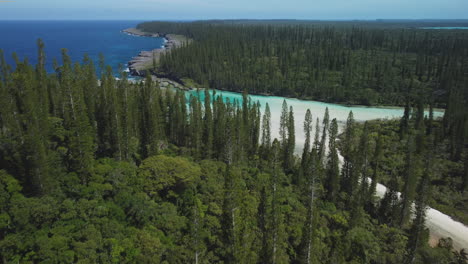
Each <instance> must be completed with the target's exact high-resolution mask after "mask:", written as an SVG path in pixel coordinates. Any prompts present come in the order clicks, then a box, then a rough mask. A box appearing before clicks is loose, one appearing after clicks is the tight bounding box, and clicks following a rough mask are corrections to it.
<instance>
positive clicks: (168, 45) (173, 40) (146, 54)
mask: <svg viewBox="0 0 468 264" xmlns="http://www.w3.org/2000/svg"><path fill="white" fill-rule="evenodd" d="M122 32H124V33H126V34H129V35H133V36H139V37H152V38H158V37H161V38H164V39H165V41H164V46H163V47H161V48H157V49H154V50H151V51H141V52H140V53H139V54H138V56H136V57H133V58H132V60H131V61H129V62H128V69H129V71H130V74H131V75H132V76H140V77H144V76H145V74H146V71H147V70H150V69H152V68H154V66H155V64H157V63H158V62H159V60H160V58H161V56H162V54H166V53H168V52H170V51H171V50H172V49H176V48H179V47H182V46H183V45H185V44H187V43H190V42H191V41H192V40H191V39H189V38H186V37H185V36H182V35H176V34H162V33H149V32H144V31H141V30H139V29H136V28H128V29H124V30H122Z"/></svg>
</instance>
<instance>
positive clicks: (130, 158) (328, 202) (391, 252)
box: [0, 26, 468, 264]
mask: <svg viewBox="0 0 468 264" xmlns="http://www.w3.org/2000/svg"><path fill="white" fill-rule="evenodd" d="M203 27H204V26H203ZM272 30H273V29H272ZM215 32H219V31H217V30H216V29H215ZM240 32H242V30H241V31H240ZM325 32H326V31H324V33H325ZM330 34H332V35H333V34H335V33H332V32H331V31H330ZM336 34H338V33H336ZM221 36H225V35H221ZM297 37H298V38H300V35H297ZM226 43H227V42H226ZM239 44H240V45H242V43H239ZM359 45H361V44H359ZM195 47H196V44H193V46H192V48H195ZM186 48H187V49H190V47H186ZM257 48H260V47H257ZM207 50H208V49H207ZM181 52H182V51H181ZM62 54H63V56H62V61H61V62H60V63H58V62H57V63H55V72H53V73H47V72H46V71H45V68H44V62H45V58H46V57H45V56H46V55H45V54H44V43H42V41H40V40H39V41H38V62H39V63H38V64H37V65H30V64H29V63H28V61H27V59H25V60H24V61H19V60H18V59H17V56H15V55H13V56H14V57H15V58H16V65H15V66H12V65H7V64H6V63H5V61H4V59H3V54H1V52H0V105H1V106H2V107H1V108H0V260H1V262H3V263H197V264H198V263H273V264H276V263H278V264H279V263H405V264H406V263H408V264H409V263H456V264H462V263H467V252H466V250H457V249H454V248H453V247H452V241H451V239H450V238H441V239H440V240H439V241H438V242H436V243H435V244H434V245H432V247H431V246H429V243H428V240H429V231H428V229H427V228H426V227H425V219H426V218H425V209H426V206H427V205H428V203H430V202H431V200H432V199H434V198H433V197H432V195H431V193H432V192H433V190H435V189H437V190H438V189H440V188H442V187H443V186H447V188H450V190H451V191H452V192H453V193H457V194H458V195H464V197H466V193H467V192H466V190H467V183H468V148H467V145H466V144H467V142H468V141H467V138H468V137H467V134H468V129H467V127H468V121H467V120H468V118H467V113H468V111H466V105H467V104H466V101H463V100H466V97H463V96H460V93H461V92H463V91H464V90H457V89H455V88H461V86H456V84H457V85H461V83H462V81H461V79H459V78H461V77H460V76H457V78H458V79H457V78H455V75H456V72H452V71H449V72H450V74H453V78H451V79H450V82H451V84H452V85H454V86H453V89H449V95H448V96H447V97H448V98H450V100H448V101H445V103H446V104H447V109H446V112H445V117H444V118H443V119H442V120H435V119H434V118H433V116H432V115H431V114H430V115H429V116H424V108H425V107H430V108H431V109H432V107H433V106H435V105H437V104H436V102H435V101H425V99H427V98H426V97H420V98H419V100H417V101H412V100H411V101H410V100H409V99H408V100H406V101H405V104H406V107H405V108H406V110H405V115H404V116H403V118H402V119H401V120H381V121H372V122H368V123H360V122H357V121H356V120H354V118H353V115H352V113H350V115H349V118H348V122H347V124H346V126H345V129H344V130H343V131H339V130H338V124H337V121H336V119H333V118H331V117H330V116H329V115H328V112H326V113H325V115H324V116H323V117H322V116H316V115H315V114H314V113H312V112H310V111H307V113H306V116H305V120H304V126H303V127H295V125H294V109H293V108H292V107H290V106H288V105H287V104H286V102H285V103H284V104H283V110H282V114H281V125H280V131H279V132H280V137H279V138H272V131H271V113H270V110H269V106H268V104H267V105H265V106H261V105H259V103H257V102H253V101H251V100H250V99H249V96H248V93H247V91H244V93H243V99H242V101H229V100H224V99H223V98H222V97H221V96H218V95H216V94H210V91H209V90H208V89H205V90H200V91H199V92H200V93H205V95H206V96H205V98H204V101H200V100H199V99H198V98H197V97H193V96H192V97H189V98H187V97H186V96H185V94H184V93H183V91H180V90H171V89H161V88H160V87H158V86H157V84H156V83H155V82H152V80H151V77H150V76H149V75H148V76H147V78H146V80H145V81H141V82H137V83H133V82H129V81H128V80H127V76H126V73H125V72H122V75H121V78H119V79H118V80H117V79H116V78H115V77H114V75H113V73H112V70H111V68H110V67H106V66H105V63H104V61H100V62H99V65H97V66H95V65H94V63H93V61H91V60H90V59H89V58H88V57H85V58H84V59H83V61H82V62H81V63H77V62H72V61H71V60H70V58H69V56H68V55H67V50H65V49H64V50H63V51H62ZM176 54H177V53H174V54H173V56H174V57H175V56H177V55H176ZM180 54H182V53H180ZM219 55H220V56H221V54H219ZM171 56H172V55H171ZM230 58H232V59H238V57H236V58H233V57H229V58H227V59H230ZM431 58H432V57H431ZM428 59H429V57H428ZM429 60H432V59H429ZM446 60H447V61H452V62H453V60H455V57H451V59H448V57H447V58H446ZM215 61H216V59H215V58H213V62H215ZM458 62H459V61H458ZM167 63H169V61H168V62H167ZM453 63H454V62H453ZM201 65H203V64H202V63H201V64H200V66H201ZM427 65H429V64H427ZM197 67H198V66H197ZM451 67H455V66H453V65H452V66H451ZM194 69H196V68H194ZM425 69H426V70H428V69H427V68H425ZM457 69H458V67H457ZM433 70H434V69H433ZM96 72H99V74H96ZM234 72H235V68H233V75H234ZM457 72H459V71H457ZM220 73H222V71H220ZM236 74H238V73H236ZM444 74H449V73H444ZM236 76H238V78H239V79H241V78H243V75H242V74H240V73H239V75H236ZM441 76H444V75H443V74H442V75H441ZM422 78H423V79H425V77H424V75H423V77H422ZM465 78H466V76H465ZM416 79H417V78H416ZM220 80H221V79H220ZM245 81H246V83H248V82H249V81H248V78H247V77H246V78H245ZM416 81H417V80H415V83H417V82H416ZM464 81H465V83H466V80H464ZM413 85H415V84H413ZM418 85H420V83H418ZM292 87H295V86H292ZM450 87H452V86H450ZM431 112H432V111H431ZM299 129H300V130H304V131H305V134H306V142H305V146H304V151H303V153H302V154H301V155H295V153H294V149H295V144H296V142H295V131H298V130H299ZM312 135H314V136H312ZM340 155H342V156H343V162H340V159H339V156H340ZM436 160H437V161H440V160H443V161H446V162H445V163H444V164H449V165H450V166H449V165H447V166H449V167H447V168H451V169H453V170H445V171H443V172H445V174H442V175H445V176H441V175H438V174H439V172H440V171H441V170H440V169H441V168H444V167H443V166H441V165H440V162H436ZM452 165H453V166H452ZM435 167H437V168H435ZM453 171H457V173H453ZM436 174H437V175H436ZM441 177H442V180H441ZM369 178H370V179H372V180H369ZM377 182H385V183H388V187H389V191H388V192H387V194H386V195H385V197H384V198H383V199H382V200H379V199H377V197H376V194H375V192H376V183H377ZM444 184H446V185H444ZM397 191H401V192H402V198H401V199H398V197H397V195H396V192H397ZM442 191H444V190H441V192H442ZM412 203H414V204H415V209H414V210H413V209H412V208H411V204H412ZM465 209H466V207H465Z"/></svg>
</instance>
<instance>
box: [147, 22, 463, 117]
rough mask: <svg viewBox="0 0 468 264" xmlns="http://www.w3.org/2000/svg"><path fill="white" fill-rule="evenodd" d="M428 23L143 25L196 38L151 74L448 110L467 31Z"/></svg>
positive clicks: (257, 90) (225, 86)
mask: <svg viewBox="0 0 468 264" xmlns="http://www.w3.org/2000/svg"><path fill="white" fill-rule="evenodd" d="M465 23H466V22H465ZM431 25H432V24H431V23H430V22H425V23H422V22H420V23H416V22H414V23H410V22H407V23H404V22H399V23H397V22H391V21H390V22H373V23H371V22H367V23H366V22H355V23H352V22H350V23H344V22H343V23H340V22H329V23H326V22H314V21H309V22H304V21H296V20H291V21H262V20H259V21H256V20H254V21H250V20H246V21H244V20H233V21H229V20H228V21H225V20H219V21H194V22H180V23H175V22H146V23H142V24H139V25H138V28H139V29H140V30H143V31H147V32H152V33H156V32H158V33H175V34H182V35H186V36H188V37H190V38H193V39H194V40H195V42H193V43H191V44H190V45H186V46H185V47H183V48H180V49H177V50H175V51H174V52H171V53H170V54H168V55H166V56H164V57H163V58H162V59H161V62H160V63H159V65H157V66H156V67H155V69H153V72H154V73H155V74H157V75H162V76H167V77H169V78H172V79H175V80H183V79H184V78H188V79H192V80H194V81H195V82H196V83H198V84H200V86H201V87H210V88H216V89H221V90H229V91H236V92H242V91H244V90H246V91H248V92H249V93H251V94H265V95H279V96H287V97H294V98H301V99H311V100H317V101H324V102H334V103H342V104H360V105H391V106H395V105H397V106H405V104H406V100H407V98H408V97H412V98H418V97H421V96H424V97H425V101H427V102H430V101H432V102H433V104H434V107H441V108H445V107H446V103H447V101H448V100H449V99H448V97H449V96H450V94H452V91H451V90H452V89H459V88H456V87H466V86H467V78H466V75H467V74H468V33H467V31H466V30H430V29H427V30H425V29H421V28H418V26H431ZM464 93H466V91H465V92H464Z"/></svg>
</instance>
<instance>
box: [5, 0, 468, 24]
mask: <svg viewBox="0 0 468 264" xmlns="http://www.w3.org/2000/svg"><path fill="white" fill-rule="evenodd" d="M212 18H258V19H262V18H296V19H376V18H395V19H424V18H441V19H454V18H462V19H467V18H468V0H229V1H228V0H125V1H124V0H60V1H59V0H11V1H1V0H0V19H1V20H9V19H32V20H35V19H121V20H126V19H130V20H149V19H153V20H159V19H161V20H177V19H212Z"/></svg>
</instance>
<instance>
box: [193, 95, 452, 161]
mask: <svg viewBox="0 0 468 264" xmlns="http://www.w3.org/2000/svg"><path fill="white" fill-rule="evenodd" d="M186 95H187V97H190V96H191V95H193V96H197V97H199V98H200V99H201V101H202V102H203V101H204V98H205V95H204V91H203V90H199V91H196V90H192V91H187V92H186ZM216 96H223V99H224V100H225V101H226V100H227V99H229V100H230V101H231V102H233V101H235V100H237V101H238V102H239V103H241V102H242V94H240V93H235V92H227V91H220V90H216ZM249 97H250V100H251V102H260V104H261V111H262V113H263V112H264V110H265V106H266V104H267V103H268V105H269V107H270V112H271V131H272V137H273V138H274V137H277V138H278V137H279V123H280V116H281V110H282V106H283V101H284V100H286V103H287V104H288V107H289V106H292V107H293V110H294V121H295V130H296V152H298V153H301V152H302V147H303V145H304V141H305V136H304V131H303V123H304V118H305V114H306V111H307V109H310V111H311V112H312V117H313V120H314V124H313V127H314V128H315V122H316V119H317V118H319V119H320V120H322V118H323V116H324V114H325V109H326V108H327V107H328V111H329V114H330V120H332V119H333V118H336V120H337V121H338V125H339V127H341V128H342V127H343V126H344V124H345V123H346V119H347V118H348V115H349V112H350V111H352V112H353V115H354V118H355V119H356V120H357V121H367V120H373V119H394V118H400V117H402V116H403V113H404V109H403V108H398V107H392V108H390V107H389V108H385V107H366V106H345V105H339V104H331V103H323V102H318V101H309V100H299V99H294V98H285V97H279V96H262V95H250V96H249ZM426 114H428V113H426ZM443 114H444V113H443V112H442V111H437V112H434V116H435V117H442V116H443ZM320 122H321V121H320Z"/></svg>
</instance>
